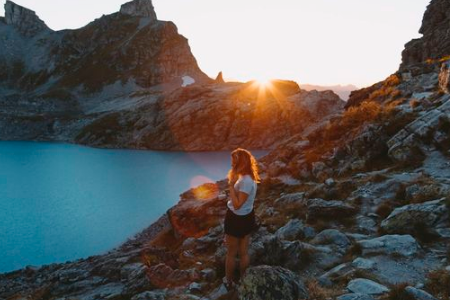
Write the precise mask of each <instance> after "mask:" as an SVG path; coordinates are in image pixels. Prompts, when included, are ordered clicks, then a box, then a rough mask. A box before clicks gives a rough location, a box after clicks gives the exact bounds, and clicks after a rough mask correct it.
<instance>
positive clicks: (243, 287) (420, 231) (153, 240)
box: [0, 0, 450, 300]
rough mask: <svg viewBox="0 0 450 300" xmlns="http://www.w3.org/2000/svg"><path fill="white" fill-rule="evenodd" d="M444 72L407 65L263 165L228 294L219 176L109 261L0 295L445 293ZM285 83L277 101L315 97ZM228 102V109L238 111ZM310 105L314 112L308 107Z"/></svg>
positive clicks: (37, 274)
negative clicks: (239, 270) (246, 259)
mask: <svg viewBox="0 0 450 300" xmlns="http://www.w3.org/2000/svg"><path fill="white" fill-rule="evenodd" d="M435 3H443V2H442V1H439V0H433V1H432V3H431V4H430V6H429V9H428V10H427V13H426V14H425V19H424V23H427V22H429V20H428V19H429V18H434V16H433V13H430V12H429V11H430V9H431V8H432V7H434V6H435V5H436V4H435ZM436 13H438V14H441V13H443V12H442V11H439V10H438V11H436ZM436 24H437V25H436V26H438V25H439V26H440V23H436ZM449 29H450V28H449ZM407 47H408V46H407ZM449 69H450V62H448V61H439V60H437V61H433V62H424V63H419V64H412V65H406V64H405V65H404V66H403V67H402V68H401V69H400V71H399V72H397V73H395V74H393V75H391V76H389V77H388V79H387V80H385V81H383V82H380V83H377V84H375V85H374V86H372V87H370V88H367V89H363V90H359V91H356V92H354V93H353V96H352V97H351V100H352V99H353V101H352V102H351V104H350V105H348V106H347V109H346V110H345V111H344V112H341V113H335V114H332V115H329V117H328V118H327V119H326V120H324V121H323V122H319V123H315V126H309V127H308V128H306V129H304V130H303V131H300V132H298V133H296V134H292V135H291V136H289V137H286V139H283V140H282V141H280V142H279V143H278V144H277V147H276V149H275V150H274V151H272V152H271V153H270V154H269V155H267V156H266V157H265V158H263V159H262V160H261V161H260V162H259V163H260V167H261V173H262V174H261V175H262V182H261V184H260V185H259V186H258V194H257V200H256V201H255V212H256V215H257V216H258V217H259V220H260V225H261V226H260V227H259V229H258V230H257V231H256V232H255V233H254V234H253V236H252V241H251V244H250V249H249V251H250V257H251V267H250V268H249V269H248V270H247V272H246V273H245V274H242V276H239V275H238V274H236V279H240V281H239V285H238V288H237V289H236V290H235V291H231V292H228V291H227V290H226V289H225V287H224V285H223V284H222V277H223V276H224V258H225V252H226V250H225V246H224V244H223V216H224V213H225V210H226V205H225V203H226V201H227V200H228V187H227V183H226V182H225V181H220V182H217V183H216V184H206V185H203V186H200V187H197V188H194V189H191V190H189V191H187V192H185V193H183V194H182V195H181V197H180V201H179V203H178V204H177V205H176V206H174V207H173V208H171V209H170V210H169V211H168V213H167V214H166V215H165V216H164V217H162V218H161V219H160V220H159V221H158V222H156V223H155V224H153V225H152V226H151V227H150V228H149V229H147V230H145V231H143V232H142V234H140V235H138V236H136V237H135V238H133V239H131V240H130V241H129V242H127V243H125V244H124V245H122V246H121V247H119V248H117V249H114V250H112V251H111V252H109V253H107V254H105V255H100V256H94V257H90V258H87V259H81V260H78V261H75V262H68V263H66V264H53V265H49V266H43V267H28V268H26V269H23V270H18V271H15V272H11V273H8V274H3V275H0V297H3V298H5V299H21V298H27V297H28V298H31V299H62V298H65V299H132V300H140V299H203V300H206V299H211V300H213V299H248V300H256V299H258V300H259V299H267V300H271V299H278V300H279V299H293V300H294V299H295V300H298V299H321V300H322V299H323V300H325V299H338V300H349V299H367V300H371V299H372V300H374V299H417V300H419V299H429V300H432V299H446V298H448V296H449V295H450V290H449V287H450V252H449V250H448V249H450V198H449V195H450V180H449V178H450V111H449V107H450V94H449V86H448V83H449V82H450V79H449V73H450V72H449ZM283 86H284V87H280V88H279V89H283V88H284V90H285V92H284V94H285V95H287V97H286V98H285V99H284V101H285V102H289V103H291V104H292V105H296V103H297V102H296V101H298V100H301V103H308V102H309V103H314V104H317V103H318V102H317V101H314V100H313V99H314V97H312V98H311V99H310V101H309V100H308V97H306V98H302V96H301V95H302V91H298V90H296V89H295V88H294V87H295V86H294V87H292V85H288V87H287V88H286V86H285V85H283ZM219 87H220V89H223V88H226V89H227V92H229V93H231V92H233V91H234V90H233V89H235V88H236V87H235V86H233V85H230V84H228V85H227V86H222V85H219V86H218V87H214V89H216V88H217V89H219ZM185 91H189V92H190V93H196V92H205V93H211V91H209V90H206V91H205V90H204V89H203V88H201V89H200V90H197V89H195V88H192V89H185ZM173 95H174V96H175V94H173ZM308 95H309V96H311V94H308ZM319 95H320V94H319ZM179 97H180V96H176V97H175V98H179ZM247 97H249V96H246V97H245V98H247ZM188 98H189V97H188ZM239 99H241V98H239V97H238V98H237V100H239ZM165 100H166V101H167V102H164V101H163V102H162V103H161V107H165V109H167V110H169V111H172V110H176V111H183V109H184V108H183V106H184V105H183V103H173V102H172V101H171V98H170V97H168V98H167V99H165ZM237 100H236V101H235V102H232V105H243V106H244V107H245V105H244V104H245V103H246V102H242V103H243V104H242V103H241V102H240V101H237ZM194 103H195V102H194ZM240 103H241V104H240ZM283 103H284V102H283ZM211 105H213V104H211ZM252 105H257V104H256V103H255V104H252V103H250V106H252ZM272 105H273V104H272ZM286 107H287V109H292V107H291V106H286ZM273 109H275V108H273ZM316 109H317V110H319V111H320V110H321V109H322V108H321V106H320V105H313V107H311V108H310V109H309V110H312V111H314V110H316ZM180 116H184V115H183V114H182V113H180ZM184 117H185V116H184ZM183 122H187V121H183ZM168 123H169V124H171V122H168ZM186 124H188V123H186ZM269 124H270V123H269ZM250 128H251V127H250ZM278 129H279V128H278ZM279 130H280V129H279Z"/></svg>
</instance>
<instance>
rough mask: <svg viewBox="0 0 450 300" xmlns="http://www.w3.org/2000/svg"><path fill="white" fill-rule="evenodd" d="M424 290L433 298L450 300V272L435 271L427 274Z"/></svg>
mask: <svg viewBox="0 0 450 300" xmlns="http://www.w3.org/2000/svg"><path fill="white" fill-rule="evenodd" d="M425 289H426V290H427V291H428V292H430V293H431V294H433V295H434V296H435V297H440V298H441V299H445V300H449V299H450V272H448V271H446V270H436V271H432V272H430V273H429V274H428V279H427V282H426V283H425Z"/></svg>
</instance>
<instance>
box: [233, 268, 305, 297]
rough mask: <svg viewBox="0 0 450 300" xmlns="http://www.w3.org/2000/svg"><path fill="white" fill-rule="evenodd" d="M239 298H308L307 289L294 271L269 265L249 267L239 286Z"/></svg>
mask: <svg viewBox="0 0 450 300" xmlns="http://www.w3.org/2000/svg"><path fill="white" fill-rule="evenodd" d="M239 297H240V299H248V300H258V299H266V300H279V299H286V300H299V299H308V291H307V289H306V287H305V285H304V284H303V282H302V280H301V279H300V277H299V276H298V275H296V274H295V273H293V272H291V271H289V270H287V269H284V268H281V267H271V266H264V265H263V266H257V267H253V268H249V269H248V270H247V271H246V273H245V275H244V277H243V278H242V284H241V285H240V287H239Z"/></svg>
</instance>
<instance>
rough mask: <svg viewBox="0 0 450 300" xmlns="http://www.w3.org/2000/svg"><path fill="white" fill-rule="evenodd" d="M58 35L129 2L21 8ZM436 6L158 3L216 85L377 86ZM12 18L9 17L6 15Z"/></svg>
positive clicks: (239, 0) (399, 0)
mask: <svg viewBox="0 0 450 300" xmlns="http://www.w3.org/2000/svg"><path fill="white" fill-rule="evenodd" d="M14 2H16V3H18V4H20V5H22V6H25V7H28V8H30V9H32V10H34V11H36V13H37V14H38V16H39V17H40V18H41V19H42V20H43V21H45V22H46V24H47V25H48V26H49V27H50V28H52V29H54V30H59V29H66V28H71V29H73V28H79V27H82V26H84V25H86V24H87V23H89V22H90V21H93V20H94V19H95V18H98V17H100V16H101V15H102V14H110V13H113V12H116V11H118V10H119V9H120V5H121V4H123V3H125V2H127V1H126V0H124V1H121V0H107V1H99V0H94V1H93V0H15V1H14ZM429 2H430V0H277V1H275V0H153V4H154V6H155V10H156V14H157V16H158V19H160V20H170V21H173V22H174V23H175V24H176V25H177V26H178V30H179V32H180V33H181V34H182V35H184V36H185V37H186V38H187V39H188V40H189V44H190V46H191V50H192V52H193V54H194V56H195V57H196V58H197V61H198V63H199V66H200V68H201V69H202V70H203V71H204V72H205V73H206V74H208V75H209V76H210V77H212V78H215V76H216V75H217V73H218V72H219V71H223V73H224V77H225V79H230V80H231V79H233V80H239V81H247V80H251V79H265V78H279V79H290V80H295V81H297V82H298V83H300V84H303V83H310V84H318V85H334V84H355V85H357V86H360V87H362V86H367V85H371V84H373V83H375V82H377V81H380V80H383V79H384V78H386V77H387V76H388V75H390V74H392V73H393V72H395V71H396V70H397V69H398V66H399V64H400V62H401V51H402V50H403V48H404V44H405V43H407V42H408V41H409V40H411V39H412V38H417V37H420V35H419V34H418V30H419V28H420V25H421V22H422V16H423V13H424V12H425V8H426V6H427V5H428V3H429ZM0 12H1V15H2V16H3V15H4V10H1V9H0Z"/></svg>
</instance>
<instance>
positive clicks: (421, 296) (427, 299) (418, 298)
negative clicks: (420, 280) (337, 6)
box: [405, 286, 437, 300]
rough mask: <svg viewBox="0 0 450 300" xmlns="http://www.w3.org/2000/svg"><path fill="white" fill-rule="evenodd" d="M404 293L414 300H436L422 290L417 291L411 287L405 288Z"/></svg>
mask: <svg viewBox="0 0 450 300" xmlns="http://www.w3.org/2000/svg"><path fill="white" fill-rule="evenodd" d="M405 292H406V293H407V294H408V295H410V296H412V297H413V299H415V300H437V299H436V298H435V297H433V296H432V295H430V294H429V293H427V292H425V291H424V290H421V289H417V288H415V287H412V286H408V287H406V288H405Z"/></svg>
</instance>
